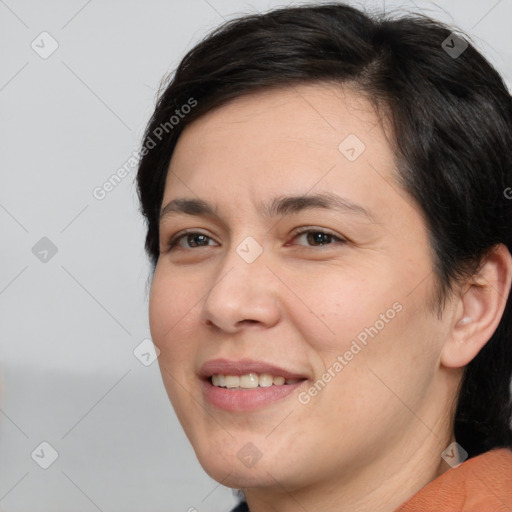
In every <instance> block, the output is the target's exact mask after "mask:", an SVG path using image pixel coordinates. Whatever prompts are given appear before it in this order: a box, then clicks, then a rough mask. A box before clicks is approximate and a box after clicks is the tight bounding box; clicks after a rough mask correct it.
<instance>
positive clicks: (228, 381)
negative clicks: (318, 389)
mask: <svg viewBox="0 0 512 512" xmlns="http://www.w3.org/2000/svg"><path fill="white" fill-rule="evenodd" d="M208 380H209V381H210V383H211V384H212V386H215V387H218V388H225V389H233V390H235V389H256V388H269V387H271V386H290V385H293V384H297V382H300V381H301V380H305V379H286V378H285V377H283V376H282V375H277V376H275V375H271V374H270V373H261V374H259V375H258V374H257V373H246V374H244V375H223V374H219V373H216V374H214V375H212V376H211V377H210V378H209V379H208Z"/></svg>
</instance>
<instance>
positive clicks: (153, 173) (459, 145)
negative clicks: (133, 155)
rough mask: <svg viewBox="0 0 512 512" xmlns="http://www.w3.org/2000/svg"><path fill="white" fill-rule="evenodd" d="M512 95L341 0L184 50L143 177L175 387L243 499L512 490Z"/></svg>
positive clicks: (429, 499)
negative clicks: (511, 422) (511, 289)
mask: <svg viewBox="0 0 512 512" xmlns="http://www.w3.org/2000/svg"><path fill="white" fill-rule="evenodd" d="M510 147H512V99H511V96H510V94H509V93H508V91H507V89H506V87H505V85H504V83H503V81H502V79H501V78H500V76H499V75H498V73H497V72H496V71H495V70H494V69H493V68H492V66H491V65H490V64H489V63H488V62H487V61H486V60H485V59H484V57H483V56H482V55H480V54H479V53H478V52H477V50H475V48H474V47H473V46H471V45H468V43H467V42H466V40H465V39H463V38H462V37H460V36H458V35H456V34H453V33H452V32H451V30H450V29H448V28H447V27H446V26H444V25H442V24H440V23H437V22H435V21H433V20H430V19H428V18H424V17H404V18H401V19H386V18H385V17H383V18H382V19H377V18H370V17H369V16H368V15H366V14H364V13H362V12H361V11H359V10H357V9H355V8H352V7H349V6H346V5H341V4H332V5H323V6H314V5H312V6H303V7H294V8H284V9H280V10H274V11H271V12H268V13H266V14H261V15H254V16H248V17H245V18H241V19H237V20H233V21H230V22H227V23H226V24H225V25H224V26H222V27H220V28H219V29H218V30H216V31H215V32H214V33H212V34H211V35H210V36H208V37H207V38H206V39H205V40H204V41H202V42H201V43H200V44H198V45H197V46H196V47H195V48H194V49H192V50H191V51H190V52H189V53H188V54H187V55H186V56H185V58H184V59H183V60H182V62H181V64H180V65H179V67H178V69H177V71H176V73H175V74H174V76H173V78H172V79H171V80H170V82H169V83H168V84H167V87H166V89H165V91H164V92H163V94H162V95H161V97H160V99H159V101H158V104H157V107H156V110H155V112H154V114H153V117H152V119H151V121H150V123H149V125H148V127H147V130H146V134H145V138H144V143H143V147H142V150H141V156H142V159H141V162H140V167H139V171H138V187H139V195H140V200H141V204H142V212H143V214H144V215H145V217H146V220H147V225H148V231H147V239H146V249H147V251H148V254H149V256H150V258H151V261H152V263H153V265H154V274H153V276H152V285H151V294H150V308H149V315H150V326H151V332H152V336H153V341H154V342H155V344H156V345H157V346H158V348H159V349H160V357H159V362H160V368H161V372H162V376H163V381H164V384H165V387H166V389H167V392H168V395H169V397H170V400H171V402H172V405H173V407H174V409H175V411H176V414H177V416H178V418H179V420H180V422H181V425H182V427H183V428H184V431H185V432H186V434H187V436H188V438H189V440H190V442H191V444H192V446H193V448H194V450H195V453H196V455H197V457H198V459H199V462H200V463H201V465H202V466H203V468H204V469H205V471H206V472H207V473H208V474H209V475H210V476H211V477H212V478H214V479H215V480H217V481H218V482H220V483H221V484H223V485H225V486H228V487H232V488H238V489H241V490H242V491H243V495H244V496H245V499H246V502H244V503H241V504H240V505H239V507H237V510H238V511H242V510H250V511H251V512H263V511H270V510H276V511H277V510H278V511H279V512H287V511H292V510H293V511H295V510H309V511H313V510H330V511H338V510H340V511H341V510H343V511H347V510H351V511H352V510H354V511H356V510H357V511H383V512H385V511H395V510H400V511H418V510H442V511H448V510H450V511H452V510H453V511H455V510H456V511H460V510H464V511H470V510H471V511H479V512H482V511H484V510H485V511H491V510H492V511H497V510H510V509H511V507H512V451H511V446H512V435H511V430H510V414H511V398H510V388H509V386H510V379H511V373H512V328H511V326H512V317H511V314H512V311H511V305H510V299H509V296H510V288H511V280H512V258H511V256H510V248H511V246H512V229H511V228H512V201H511V200H510V199H509V197H510V194H507V189H508V188H509V187H510V186H511V184H512V154H511V152H510Z"/></svg>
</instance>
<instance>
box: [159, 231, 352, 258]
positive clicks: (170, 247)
mask: <svg viewBox="0 0 512 512" xmlns="http://www.w3.org/2000/svg"><path fill="white" fill-rule="evenodd" d="M305 233H322V234H324V235H328V236H331V237H332V238H333V239H335V240H336V241H338V242H341V243H342V244H346V243H347V242H348V240H346V239H345V238H342V237H340V236H338V235H335V234H334V233H332V232H331V231H328V230H324V229H318V228H312V227H311V226H308V227H304V228H301V229H299V230H298V231H297V232H296V233H295V234H294V235H293V239H295V238H297V237H298V236H300V235H303V234H305ZM188 235H203V236H205V237H206V238H208V239H210V240H213V239H212V238H211V237H209V236H208V235H206V234H204V233H201V232H200V231H194V230H185V231H181V232H180V233H178V234H176V235H174V236H173V237H172V238H171V239H170V240H169V242H168V243H167V251H168V252H170V251H172V250H173V249H174V248H175V247H176V245H177V243H178V242H179V241H180V240H181V239H182V238H184V237H186V236H188ZM325 245H333V244H332V243H330V244H324V245H316V246H315V245H310V246H308V247H325ZM199 247H210V246H209V245H205V246H199ZM181 249H183V247H181ZM185 249H188V250H190V249H196V247H188V248H185Z"/></svg>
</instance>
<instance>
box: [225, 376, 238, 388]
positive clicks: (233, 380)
mask: <svg viewBox="0 0 512 512" xmlns="http://www.w3.org/2000/svg"><path fill="white" fill-rule="evenodd" d="M225 382H226V383H225V386H226V387H227V388H238V387H240V377H239V376H238V375H226V381H225Z"/></svg>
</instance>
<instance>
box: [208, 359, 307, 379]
mask: <svg viewBox="0 0 512 512" xmlns="http://www.w3.org/2000/svg"><path fill="white" fill-rule="evenodd" d="M248 373H257V374H258V375H261V374H262V373H268V374H270V375H272V376H274V377H284V378H285V379H305V378H306V376H305V375H303V374H300V373H297V372H295V371H292V370H286V369H285V368H281V367H279V366H276V365H275V364H271V363H266V362H264V361H256V360H254V359H239V360H237V361H235V360H229V359H211V360H210V361H207V362H206V363H205V364H203V366H201V369H200V370H199V376H200V377H201V378H203V379H209V378H210V377H211V376H212V375H239V376H240V375H247V374H248Z"/></svg>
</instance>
